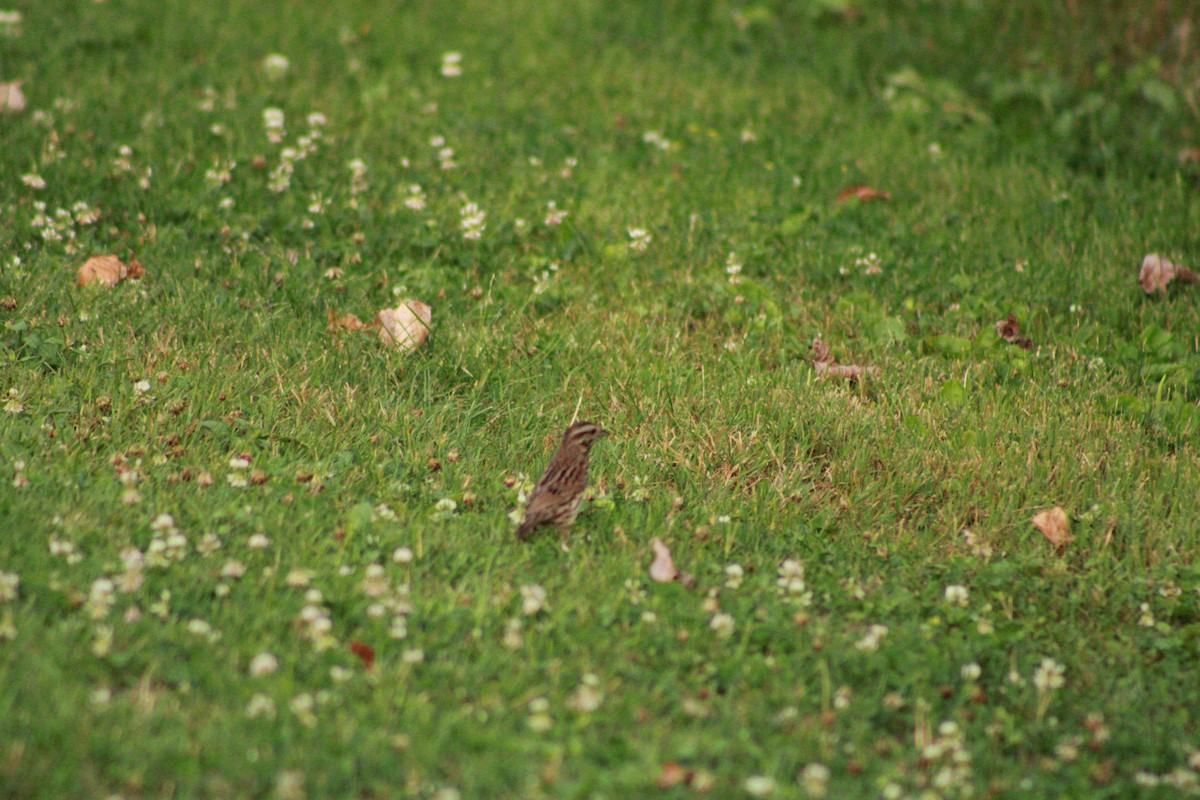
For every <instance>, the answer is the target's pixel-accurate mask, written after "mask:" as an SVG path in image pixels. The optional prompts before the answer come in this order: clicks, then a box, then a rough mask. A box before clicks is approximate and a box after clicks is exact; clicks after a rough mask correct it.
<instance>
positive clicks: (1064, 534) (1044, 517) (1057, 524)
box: [1032, 506, 1075, 549]
mask: <svg viewBox="0 0 1200 800" xmlns="http://www.w3.org/2000/svg"><path fill="white" fill-rule="evenodd" d="M1032 522H1033V526H1034V527H1035V528H1037V529H1038V530H1039V531H1041V532H1042V535H1043V536H1045V537H1046V539H1048V540H1049V542H1050V544H1052V545H1054V546H1055V547H1057V548H1060V549H1061V548H1063V547H1065V546H1067V545H1068V544H1070V543H1071V542H1072V541H1074V539H1075V537H1074V536H1072V535H1071V523H1070V520H1068V519H1067V512H1066V511H1063V510H1062V509H1061V508H1060V507H1058V506H1055V507H1054V508H1048V509H1046V510H1045V511H1041V512H1039V513H1037V514H1034V515H1033V520H1032Z"/></svg>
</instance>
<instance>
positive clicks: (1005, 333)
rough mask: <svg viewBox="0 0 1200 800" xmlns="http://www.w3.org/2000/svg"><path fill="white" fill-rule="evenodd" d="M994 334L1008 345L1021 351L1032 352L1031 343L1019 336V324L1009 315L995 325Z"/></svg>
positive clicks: (1014, 317)
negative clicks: (1012, 345)
mask: <svg viewBox="0 0 1200 800" xmlns="http://www.w3.org/2000/svg"><path fill="white" fill-rule="evenodd" d="M996 333H997V334H998V335H999V336H1000V338H1001V339H1003V340H1004V341H1006V342H1008V343H1009V344H1015V345H1016V346H1017V347H1019V348H1021V349H1022V350H1032V349H1033V342H1031V341H1030V340H1029V339H1026V338H1025V337H1024V336H1022V335H1021V324H1020V323H1019V322H1017V318H1016V316H1014V315H1012V314H1009V315H1008V319H1002V320H1000V321H999V322H997V323H996Z"/></svg>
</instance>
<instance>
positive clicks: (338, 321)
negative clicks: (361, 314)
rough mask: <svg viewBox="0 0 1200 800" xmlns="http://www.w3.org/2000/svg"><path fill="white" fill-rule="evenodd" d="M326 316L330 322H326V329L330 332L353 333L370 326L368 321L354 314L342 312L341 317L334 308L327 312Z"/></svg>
mask: <svg viewBox="0 0 1200 800" xmlns="http://www.w3.org/2000/svg"><path fill="white" fill-rule="evenodd" d="M326 317H327V319H328V320H329V322H328V324H326V326H325V330H327V331H329V332H330V333H342V332H343V331H345V332H347V333H353V332H355V331H361V330H362V329H363V328H366V327H368V326H367V323H365V322H363V321H362V320H361V319H359V318H358V317H357V316H355V315H354V314H342V315H341V316H340V317H339V316H338V314H337V312H336V311H334V310H333V309H332V308H331V309H329V311H328V312H327V313H326Z"/></svg>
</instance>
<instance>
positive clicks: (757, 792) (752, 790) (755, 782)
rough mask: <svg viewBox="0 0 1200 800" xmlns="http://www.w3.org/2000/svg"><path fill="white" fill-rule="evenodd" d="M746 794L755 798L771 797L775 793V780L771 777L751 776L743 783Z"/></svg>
mask: <svg viewBox="0 0 1200 800" xmlns="http://www.w3.org/2000/svg"><path fill="white" fill-rule="evenodd" d="M742 788H743V789H745V790H746V794H750V795H753V796H755V797H769V796H770V795H772V794H774V793H775V779H774V778H772V777H770V776H769V775H751V776H750V777H749V778H746V780H744V781H743V782H742Z"/></svg>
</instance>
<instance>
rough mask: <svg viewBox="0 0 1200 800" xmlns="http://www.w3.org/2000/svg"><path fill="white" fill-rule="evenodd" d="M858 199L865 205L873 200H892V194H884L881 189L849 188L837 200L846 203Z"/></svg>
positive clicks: (843, 190)
mask: <svg viewBox="0 0 1200 800" xmlns="http://www.w3.org/2000/svg"><path fill="white" fill-rule="evenodd" d="M856 197H857V198H858V199H859V200H861V201H863V202H864V203H866V202H868V201H871V200H891V199H892V195H891V193H890V192H884V191H881V190H879V189H874V188H872V187H870V186H847V187H846V188H845V189H842V190H841V191H840V192H838V196H837V199H838V202H839V203H844V202H846V201H847V200H853V199H854V198H856Z"/></svg>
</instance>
